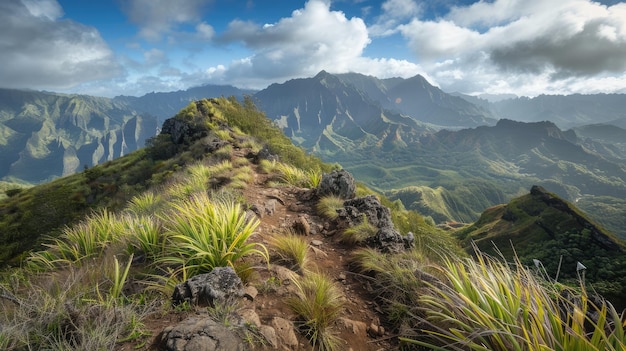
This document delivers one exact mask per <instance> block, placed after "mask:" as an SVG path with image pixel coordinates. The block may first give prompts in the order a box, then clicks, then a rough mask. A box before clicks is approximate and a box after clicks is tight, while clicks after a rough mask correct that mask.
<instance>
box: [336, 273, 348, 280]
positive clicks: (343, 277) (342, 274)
mask: <svg viewBox="0 0 626 351" xmlns="http://www.w3.org/2000/svg"><path fill="white" fill-rule="evenodd" d="M346 278H347V277H346V274H345V273H344V272H341V273H339V277H338V279H339V280H346Z"/></svg>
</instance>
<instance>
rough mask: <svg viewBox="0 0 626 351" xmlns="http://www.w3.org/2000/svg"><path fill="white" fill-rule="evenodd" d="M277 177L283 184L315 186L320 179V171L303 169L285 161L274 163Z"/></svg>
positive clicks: (310, 187) (304, 186) (303, 186)
mask: <svg viewBox="0 0 626 351" xmlns="http://www.w3.org/2000/svg"><path fill="white" fill-rule="evenodd" d="M276 172H278V174H279V179H280V181H281V182H283V183H285V184H289V185H292V186H297V187H301V188H308V189H313V188H316V187H317V186H318V185H319V183H320V182H321V181H322V173H321V172H320V171H318V170H303V169H302V168H298V167H295V166H292V165H290V164H287V163H281V162H278V163H276Z"/></svg>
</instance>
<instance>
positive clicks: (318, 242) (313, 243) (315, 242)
mask: <svg viewBox="0 0 626 351" xmlns="http://www.w3.org/2000/svg"><path fill="white" fill-rule="evenodd" d="M323 244H324V243H323V242H322V241H321V240H311V245H313V246H318V247H319V246H322V245H323Z"/></svg>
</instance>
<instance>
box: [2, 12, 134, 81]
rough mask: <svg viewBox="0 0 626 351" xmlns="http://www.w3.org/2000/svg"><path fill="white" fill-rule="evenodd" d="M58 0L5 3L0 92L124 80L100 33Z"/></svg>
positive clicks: (121, 71) (119, 67) (120, 69)
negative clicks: (70, 16) (68, 14)
mask: <svg viewBox="0 0 626 351" xmlns="http://www.w3.org/2000/svg"><path fill="white" fill-rule="evenodd" d="M62 14H63V10H62V9H61V7H60V6H59V4H58V3H57V2H56V1H55V0H38V1H35V0H30V1H23V2H22V1H19V0H3V1H0V33H1V34H0V62H2V65H0V86H2V87H11V88H35V89H63V88H70V87H74V86H76V85H79V84H81V83H85V82H90V81H95V80H99V79H107V78H111V77H115V76H120V75H122V74H123V70H122V67H121V65H119V64H118V63H117V62H116V60H115V57H114V55H113V52H112V51H111V49H110V48H109V47H108V45H107V44H106V43H105V42H104V40H103V39H102V37H101V36H100V34H99V32H98V31H97V30H96V29H95V28H93V27H88V26H85V25H82V24H80V23H76V22H73V21H70V20H59V18H60V17H61V16H62Z"/></svg>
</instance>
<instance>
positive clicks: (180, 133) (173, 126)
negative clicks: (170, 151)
mask: <svg viewBox="0 0 626 351" xmlns="http://www.w3.org/2000/svg"><path fill="white" fill-rule="evenodd" d="M161 134H169V135H170V137H171V140H172V142H173V143H174V144H177V145H178V144H182V143H183V142H184V141H185V139H187V138H189V137H191V136H192V135H193V134H194V128H193V127H192V126H191V124H189V123H188V122H187V121H184V120H182V119H179V118H175V117H172V118H168V119H166V120H165V122H163V127H162V128H161Z"/></svg>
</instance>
